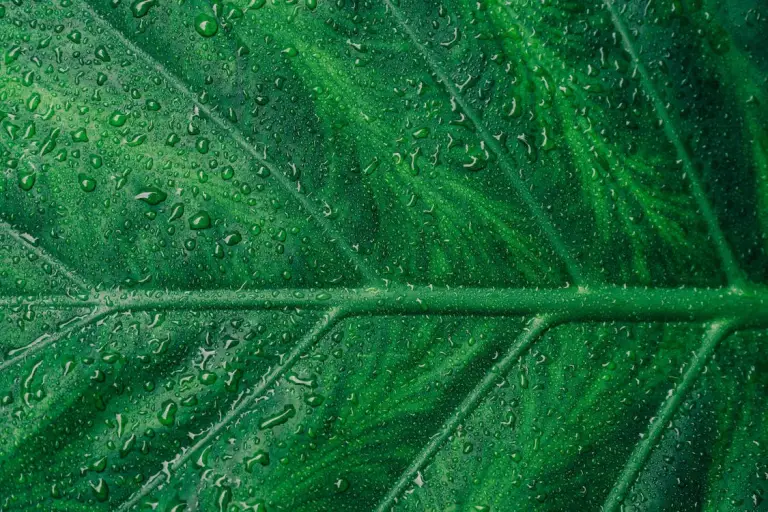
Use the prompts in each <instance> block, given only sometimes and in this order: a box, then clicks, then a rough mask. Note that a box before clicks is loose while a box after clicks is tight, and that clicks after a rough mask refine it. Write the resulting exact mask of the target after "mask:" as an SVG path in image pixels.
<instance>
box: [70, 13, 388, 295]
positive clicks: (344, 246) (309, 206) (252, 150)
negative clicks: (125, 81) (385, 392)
mask: <svg viewBox="0 0 768 512" xmlns="http://www.w3.org/2000/svg"><path fill="white" fill-rule="evenodd" d="M83 3H84V4H85V6H86V7H85V8H86V10H87V11H88V12H89V14H90V15H91V16H92V17H93V20H94V21H95V22H96V23H97V24H99V25H100V26H101V27H102V28H104V29H106V30H108V31H109V32H110V33H112V34H113V35H114V36H115V37H116V38H117V39H118V40H119V41H120V43H121V44H123V45H124V46H125V47H126V48H128V49H130V50H131V52H133V53H135V54H136V55H137V56H138V57H139V58H141V59H142V60H143V61H144V62H146V63H147V65H149V66H150V67H151V68H152V69H154V70H155V71H156V72H157V73H159V74H160V75H161V76H162V77H163V78H164V79H165V80H166V81H167V82H168V84H169V85H171V86H172V87H173V88H174V89H176V91H178V93H179V94H180V95H181V96H182V97H183V98H184V99H186V100H187V101H189V102H190V103H191V104H192V105H195V107H197V109H198V110H199V111H200V112H203V113H204V114H205V115H206V116H207V117H208V119H210V121H211V122H212V123H213V124H215V125H216V126H217V127H218V128H219V129H221V130H222V131H224V133H226V134H227V135H228V136H229V137H230V138H231V139H232V141H234V142H235V144H237V145H238V146H239V147H240V148H241V149H242V150H243V151H245V152H246V153H248V155H250V157H251V158H252V159H253V160H254V161H255V162H257V163H258V164H259V165H262V166H264V167H266V168H267V169H269V170H270V172H271V176H274V178H275V180H276V181H277V183H278V185H279V186H280V187H281V188H283V189H284V190H285V191H286V192H288V193H289V194H290V195H291V196H292V197H293V198H294V199H295V200H296V201H298V203H299V204H300V205H301V207H302V208H303V209H304V210H305V211H306V212H307V213H308V214H309V215H310V216H311V217H312V219H313V220H314V221H315V222H316V223H317V225H318V226H319V227H320V228H321V229H322V230H323V233H324V234H325V235H327V236H328V237H329V238H330V241H331V242H333V243H335V244H336V246H337V247H338V248H339V249H340V250H341V251H342V252H343V253H344V255H345V256H346V257H347V258H348V259H349V260H350V261H351V262H352V263H354V265H355V266H356V268H357V270H358V271H359V272H360V274H361V275H362V276H363V277H364V278H365V279H366V281H367V282H368V283H373V282H377V281H378V280H379V279H378V277H377V276H376V273H375V271H374V270H373V269H372V268H370V266H369V265H368V263H367V262H366V261H365V260H364V259H363V257H362V256H361V255H360V253H359V252H358V251H356V250H354V249H353V248H352V246H351V245H350V243H349V242H348V241H347V240H346V239H345V238H344V236H343V235H342V234H341V233H340V232H339V231H338V230H337V229H336V227H335V226H334V225H333V224H332V223H331V222H330V221H329V220H328V218H327V217H326V216H325V215H324V214H323V212H322V211H321V209H320V208H318V207H317V205H316V204H314V203H313V202H312V201H311V200H310V199H309V198H308V197H307V196H306V195H305V194H302V193H301V192H300V191H299V190H298V189H297V188H296V187H295V186H294V184H292V182H291V181H290V180H289V179H288V178H287V177H286V176H285V175H284V174H283V173H282V172H281V171H280V170H279V169H277V168H275V166H274V165H273V164H272V163H271V162H267V161H266V160H264V159H263V158H262V156H261V155H260V154H259V152H258V151H257V150H256V147H255V146H254V145H253V144H251V143H249V142H248V141H247V140H246V139H245V137H244V136H243V134H242V133H241V132H240V130H239V129H238V128H237V127H236V126H234V125H233V124H232V123H231V122H230V121H228V120H227V119H226V118H224V117H223V116H222V115H220V114H219V113H218V112H216V111H215V110H213V109H212V108H211V107H209V106H207V105H204V104H202V103H200V102H198V101H197V99H196V98H195V95H194V94H193V93H192V91H191V90H190V89H189V87H188V86H187V84H186V83H184V82H183V81H182V80H180V79H179V78H178V77H177V76H176V75H175V74H174V73H172V72H171V71H169V70H168V69H167V68H166V67H165V66H163V65H162V64H161V63H160V62H158V61H157V60H156V59H155V58H154V57H152V56H151V55H149V54H148V53H147V52H145V51H144V50H142V49H141V48H140V47H138V46H137V45H136V44H135V43H133V42H132V41H131V40H130V39H128V38H127V37H126V36H125V35H124V34H123V33H122V32H121V31H120V30H119V29H118V28H116V27H115V26H113V25H112V24H111V23H110V22H109V21H108V20H106V19H105V18H103V17H102V16H101V15H99V14H98V13H97V12H96V10H95V9H94V8H93V7H91V4H90V3H89V2H87V1H84V2H83Z"/></svg>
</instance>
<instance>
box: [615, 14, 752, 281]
mask: <svg viewBox="0 0 768 512" xmlns="http://www.w3.org/2000/svg"><path fill="white" fill-rule="evenodd" d="M603 3H604V4H605V6H606V8H607V9H608V11H609V12H610V14H611V20H612V22H613V25H614V27H615V28H616V31H617V32H618V33H619V34H620V35H621V39H622V41H623V43H624V48H625V49H626V51H627V53H629V55H630V57H631V58H632V60H633V61H634V63H635V67H636V69H637V72H638V73H639V74H640V82H641V83H642V85H643V88H644V89H645V90H646V93H647V94H648V96H649V98H650V100H651V102H652V103H653V107H654V110H655V111H656V115H657V116H658V117H659V120H660V121H661V124H662V126H663V128H664V133H665V134H666V136H667V138H668V139H669V141H670V142H671V143H672V145H673V146H674V148H675V151H676V152H677V157H678V159H680V161H681V162H682V164H683V169H684V170H685V174H686V175H687V176H688V180H689V182H690V184H691V191H692V193H693V197H694V200H695V201H696V206H698V208H699V210H700V211H701V215H702V217H703V218H704V222H705V223H706V224H707V229H708V231H709V234H710V236H711V237H712V239H713V240H714V243H715V247H716V249H717V253H718V256H719V257H720V260H721V261H722V264H723V268H724V271H725V274H726V278H727V279H728V283H729V284H731V285H732V286H739V285H741V284H742V283H743V275H742V272H741V269H740V268H739V265H738V263H737V262H736V258H735V256H734V254H733V252H732V251H731V248H730V246H729V245H728V241H727V240H726V238H725V234H724V233H723V230H722V229H721V227H720V223H719V222H718V219H717V215H716V214H715V212H714V210H713V208H712V205H711V204H710V200H709V198H708V197H707V193H706V192H705V190H704V186H703V184H702V181H701V178H700V177H699V173H698V170H697V169H696V166H695V165H694V163H693V158H692V157H691V153H690V151H689V150H688V148H687V147H686V145H685V143H684V142H683V138H682V135H681V132H680V129H679V128H678V127H677V126H676V125H675V123H674V122H673V120H672V117H671V116H670V114H669V112H668V110H667V107H666V105H665V104H664V101H663V100H662V98H661V95H660V94H659V91H658V90H657V88H656V86H655V85H654V82H653V80H652V79H651V75H650V74H649V73H648V70H647V68H646V67H645V65H644V64H643V61H642V60H640V54H639V52H638V51H637V48H636V47H635V43H634V41H633V40H632V36H631V35H630V33H629V30H628V29H627V27H626V25H625V24H624V22H623V21H622V19H621V16H620V15H619V12H618V10H617V9H616V6H615V5H614V2H613V0H603Z"/></svg>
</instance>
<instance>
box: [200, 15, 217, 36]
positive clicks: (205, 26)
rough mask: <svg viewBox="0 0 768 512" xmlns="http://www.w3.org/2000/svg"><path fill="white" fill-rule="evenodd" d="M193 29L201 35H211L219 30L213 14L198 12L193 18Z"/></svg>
mask: <svg viewBox="0 0 768 512" xmlns="http://www.w3.org/2000/svg"><path fill="white" fill-rule="evenodd" d="M195 30H197V33H198V34H200V35H201V36H203V37H213V36H215V35H216V32H218V31H219V24H218V23H217V22H216V19H215V18H214V17H213V16H209V15H207V14H198V15H197V17H196V18H195Z"/></svg>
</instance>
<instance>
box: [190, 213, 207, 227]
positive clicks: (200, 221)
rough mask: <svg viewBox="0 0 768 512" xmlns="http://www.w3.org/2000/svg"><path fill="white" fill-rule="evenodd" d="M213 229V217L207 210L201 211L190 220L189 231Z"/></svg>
mask: <svg viewBox="0 0 768 512" xmlns="http://www.w3.org/2000/svg"><path fill="white" fill-rule="evenodd" d="M210 227H211V216H210V215H209V214H208V212H206V211H205V210H200V211H199V212H197V213H196V214H194V215H193V216H192V217H191V218H190V219H189V229H194V230H200V229H208V228H210Z"/></svg>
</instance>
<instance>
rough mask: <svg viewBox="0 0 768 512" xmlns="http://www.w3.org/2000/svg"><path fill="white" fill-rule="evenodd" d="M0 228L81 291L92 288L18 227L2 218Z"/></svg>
mask: <svg viewBox="0 0 768 512" xmlns="http://www.w3.org/2000/svg"><path fill="white" fill-rule="evenodd" d="M0 230H2V231H4V232H6V233H7V234H8V235H9V236H10V237H11V238H13V239H14V240H15V241H16V242H18V243H20V244H21V245H23V246H24V247H27V248H28V249H29V250H30V251H32V252H33V253H35V255H36V256H37V257H38V258H40V259H41V260H42V261H44V262H46V263H47V264H48V265H50V266H51V268H52V269H53V270H54V271H56V272H57V273H59V274H61V275H62V276H64V277H65V278H67V280H69V282H70V283H72V284H73V285H75V286H76V287H77V288H79V289H80V290H81V291H86V290H88V289H89V288H90V285H89V283H88V282H87V281H86V280H85V279H83V278H82V277H81V276H80V275H79V274H78V273H77V272H75V271H74V270H72V269H70V268H69V267H68V266H67V265H65V264H64V263H63V262H62V261H61V260H59V259H58V258H56V257H55V256H53V255H52V254H50V253H48V252H47V251H44V250H43V249H41V248H40V247H38V246H37V245H34V244H32V243H31V242H30V240H28V239H26V238H25V237H24V236H23V235H22V234H21V233H19V231H18V230H17V229H15V228H14V227H13V226H11V225H10V224H8V223H7V222H5V221H3V220H0Z"/></svg>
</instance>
